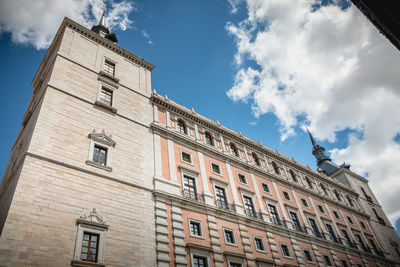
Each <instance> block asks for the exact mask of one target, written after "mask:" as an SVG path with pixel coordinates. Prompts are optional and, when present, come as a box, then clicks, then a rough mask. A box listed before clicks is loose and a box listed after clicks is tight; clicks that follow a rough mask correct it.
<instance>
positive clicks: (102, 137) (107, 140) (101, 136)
mask: <svg viewBox="0 0 400 267" xmlns="http://www.w3.org/2000/svg"><path fill="white" fill-rule="evenodd" d="M88 137H89V138H90V139H92V140H93V141H97V142H99V143H102V144H105V145H107V146H112V147H114V146H115V144H116V143H115V141H114V140H113V139H112V135H107V134H106V133H105V131H104V129H103V130H102V131H101V133H96V129H93V132H92V133H90V134H89V135H88Z"/></svg>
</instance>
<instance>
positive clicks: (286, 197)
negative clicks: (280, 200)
mask: <svg viewBox="0 0 400 267" xmlns="http://www.w3.org/2000/svg"><path fill="white" fill-rule="evenodd" d="M283 197H284V198H285V199H286V200H288V201H290V195H289V193H288V192H286V191H283Z"/></svg>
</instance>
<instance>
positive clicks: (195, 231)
mask: <svg viewBox="0 0 400 267" xmlns="http://www.w3.org/2000/svg"><path fill="white" fill-rule="evenodd" d="M189 228H190V229H189V230H190V236H194V237H202V236H203V231H202V229H201V228H202V227H201V222H199V221H194V220H191V219H189Z"/></svg>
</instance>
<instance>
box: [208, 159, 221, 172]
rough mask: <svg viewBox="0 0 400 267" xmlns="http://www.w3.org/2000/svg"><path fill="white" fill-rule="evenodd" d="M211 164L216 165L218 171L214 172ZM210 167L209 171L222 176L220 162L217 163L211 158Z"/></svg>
mask: <svg viewBox="0 0 400 267" xmlns="http://www.w3.org/2000/svg"><path fill="white" fill-rule="evenodd" d="M213 165H215V166H218V169H219V173H218V172H214V170H213ZM210 169H211V173H213V174H216V175H219V176H223V175H222V168H221V164H219V163H217V162H215V161H211V160H210Z"/></svg>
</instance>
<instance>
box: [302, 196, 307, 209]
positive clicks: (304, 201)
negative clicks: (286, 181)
mask: <svg viewBox="0 0 400 267" xmlns="http://www.w3.org/2000/svg"><path fill="white" fill-rule="evenodd" d="M301 202H302V203H303V206H304V207H306V208H308V203H307V200H305V199H304V198H302V199H301Z"/></svg>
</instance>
